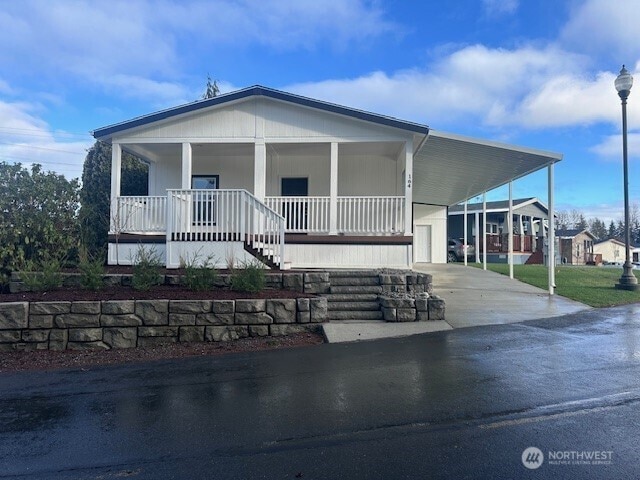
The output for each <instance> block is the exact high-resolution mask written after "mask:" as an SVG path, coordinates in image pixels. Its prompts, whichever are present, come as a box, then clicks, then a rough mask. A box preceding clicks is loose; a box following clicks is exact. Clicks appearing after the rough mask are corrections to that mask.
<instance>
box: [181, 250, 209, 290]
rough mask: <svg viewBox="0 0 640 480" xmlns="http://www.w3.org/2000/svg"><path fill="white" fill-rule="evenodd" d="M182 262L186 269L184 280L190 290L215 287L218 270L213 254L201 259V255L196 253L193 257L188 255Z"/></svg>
mask: <svg viewBox="0 0 640 480" xmlns="http://www.w3.org/2000/svg"><path fill="white" fill-rule="evenodd" d="M180 263H181V265H182V267H183V268H184V270H185V273H184V276H183V277H182V282H183V283H184V285H185V286H186V287H187V288H188V289H189V290H196V291H205V290H210V289H212V288H213V287H214V285H215V283H216V279H217V278H218V271H217V270H216V269H215V268H214V267H213V265H214V264H215V262H214V257H213V255H209V256H208V257H206V258H205V259H204V260H202V261H200V255H199V254H198V253H196V254H194V256H193V257H192V258H189V257H187V258H186V259H183V260H182V261H181V262H180Z"/></svg>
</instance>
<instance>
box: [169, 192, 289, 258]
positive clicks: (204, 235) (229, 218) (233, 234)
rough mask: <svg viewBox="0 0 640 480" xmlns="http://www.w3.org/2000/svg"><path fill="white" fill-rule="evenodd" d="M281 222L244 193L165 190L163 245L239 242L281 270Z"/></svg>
mask: <svg viewBox="0 0 640 480" xmlns="http://www.w3.org/2000/svg"><path fill="white" fill-rule="evenodd" d="M284 230H285V229H284V218H283V217H282V216H281V215H279V214H278V213H276V212H275V211H273V210H272V209H271V208H269V207H267V206H266V205H265V204H264V203H262V202H260V201H259V200H258V199H257V198H256V197H254V196H253V195H251V194H250V193H249V192H247V191H246V190H222V189H218V190H167V230H166V234H167V241H214V242H215V241H241V242H244V243H245V244H246V245H247V246H248V247H250V248H251V249H253V250H254V252H252V253H254V254H258V255H259V256H262V257H264V258H265V259H267V260H269V261H271V262H272V263H273V264H275V265H279V266H280V267H282V265H283V262H282V259H283V258H284Z"/></svg>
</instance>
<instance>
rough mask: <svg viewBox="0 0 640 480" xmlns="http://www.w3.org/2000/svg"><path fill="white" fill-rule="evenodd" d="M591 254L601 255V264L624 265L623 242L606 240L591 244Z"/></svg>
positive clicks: (612, 239)
mask: <svg viewBox="0 0 640 480" xmlns="http://www.w3.org/2000/svg"><path fill="white" fill-rule="evenodd" d="M593 253H595V254H596V255H598V254H600V255H602V262H606V263H620V264H622V263H624V256H625V251H624V242H623V241H620V240H618V239H617V238H607V239H606V240H603V241H601V242H597V243H594V244H593Z"/></svg>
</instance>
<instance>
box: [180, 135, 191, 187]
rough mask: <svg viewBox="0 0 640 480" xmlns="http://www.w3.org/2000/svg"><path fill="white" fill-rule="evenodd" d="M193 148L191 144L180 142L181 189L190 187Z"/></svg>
mask: <svg viewBox="0 0 640 480" xmlns="http://www.w3.org/2000/svg"><path fill="white" fill-rule="evenodd" d="M192 156H193V150H192V149H191V144H190V143H188V142H185V143H183V144H182V177H181V178H182V181H181V182H180V185H181V187H180V188H182V189H183V190H189V189H190V188H191V172H192V171H193V159H192Z"/></svg>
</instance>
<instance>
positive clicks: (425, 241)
mask: <svg viewBox="0 0 640 480" xmlns="http://www.w3.org/2000/svg"><path fill="white" fill-rule="evenodd" d="M413 248H414V249H415V255H416V263H431V225H416V229H415V235H414V237H413Z"/></svg>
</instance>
